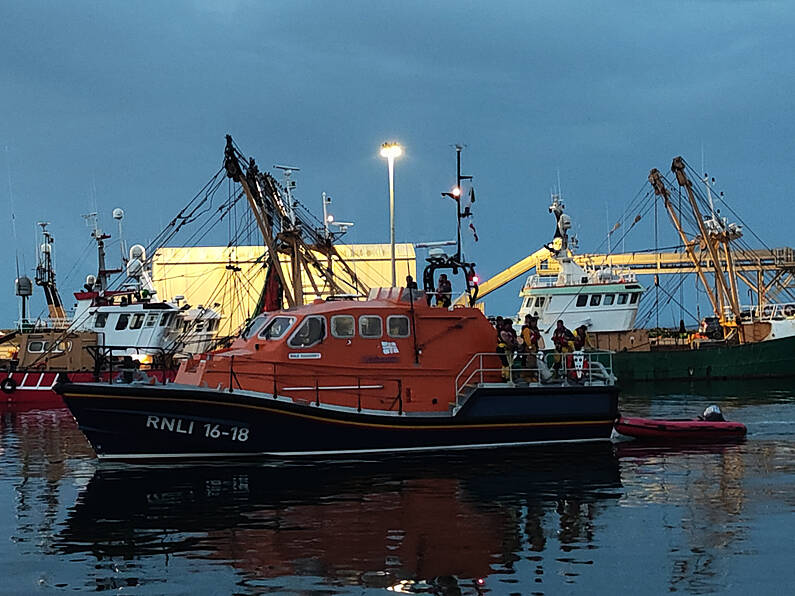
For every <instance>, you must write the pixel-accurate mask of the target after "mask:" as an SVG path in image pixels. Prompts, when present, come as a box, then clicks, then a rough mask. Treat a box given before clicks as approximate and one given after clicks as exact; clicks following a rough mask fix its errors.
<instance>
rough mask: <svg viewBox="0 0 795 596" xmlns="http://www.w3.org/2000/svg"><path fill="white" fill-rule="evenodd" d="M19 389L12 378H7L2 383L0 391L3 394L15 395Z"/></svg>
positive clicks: (0, 383)
mask: <svg viewBox="0 0 795 596" xmlns="http://www.w3.org/2000/svg"><path fill="white" fill-rule="evenodd" d="M16 389H17V382H16V381H15V380H14V379H12V378H11V377H6V378H5V379H3V380H2V381H1V382H0V390H2V391H3V393H14V391H16Z"/></svg>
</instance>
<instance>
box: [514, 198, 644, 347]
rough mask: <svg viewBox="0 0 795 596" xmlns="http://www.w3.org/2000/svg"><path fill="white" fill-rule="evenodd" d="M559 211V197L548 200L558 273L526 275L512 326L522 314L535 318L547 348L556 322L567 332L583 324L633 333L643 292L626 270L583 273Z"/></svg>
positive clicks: (567, 223)
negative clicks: (560, 321)
mask: <svg viewBox="0 0 795 596" xmlns="http://www.w3.org/2000/svg"><path fill="white" fill-rule="evenodd" d="M563 209H564V205H563V202H562V200H561V199H560V197H559V196H557V195H553V197H552V204H551V205H550V207H549V210H550V212H551V213H554V214H555V217H556V219H557V228H556V231H555V241H553V243H558V244H559V245H560V248H559V249H557V245H556V250H555V251H554V252H557V255H558V256H557V257H556V259H555V260H556V261H557V262H558V264H559V266H560V271H559V273H558V274H557V275H542V274H534V275H531V276H529V277H528V278H527V281H526V282H525V284H524V286H523V287H522V290H521V291H520V292H519V296H520V297H521V298H522V303H521V306H520V307H519V312H518V315H517V324H518V325H520V326H521V324H522V323H523V322H524V318H525V315H528V314H530V315H533V316H537V317H538V328H539V330H540V331H541V334H542V336H543V337H544V343H545V345H546V346H547V347H551V346H552V342H551V335H552V333H553V331H554V329H555V325H556V323H557V321H558V320H562V321H563V323H564V324H565V325H566V327H568V328H569V329H572V330H573V329H575V328H577V327H579V326H580V325H586V326H587V327H588V331H589V332H598V331H625V330H628V329H632V327H633V326H634V324H635V317H636V315H637V313H638V306H639V304H640V297H641V295H642V294H643V290H644V288H643V286H641V285H640V284H639V283H638V281H637V278H636V277H635V274H633V273H631V272H629V271H624V270H619V269H616V268H613V267H607V266H605V267H600V268H587V269H584V268H583V267H581V266H580V265H578V264H577V263H575V262H574V260H573V259H572V258H571V255H572V251H571V248H570V247H569V238H568V230H569V228H570V227H571V219H570V218H569V217H568V215H566V214H565V213H563ZM549 246H551V245H548V247H549Z"/></svg>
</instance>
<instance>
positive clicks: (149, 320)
mask: <svg viewBox="0 0 795 596" xmlns="http://www.w3.org/2000/svg"><path fill="white" fill-rule="evenodd" d="M155 323H157V315H146V323H145V324H144V327H154V326H155Z"/></svg>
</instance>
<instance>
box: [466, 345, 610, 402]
mask: <svg viewBox="0 0 795 596" xmlns="http://www.w3.org/2000/svg"><path fill="white" fill-rule="evenodd" d="M503 357H504V354H501V353H497V352H480V353H477V354H474V355H473V356H472V357H471V358H470V359H469V361H468V362H467V363H466V364H465V365H464V367H463V368H462V369H461V372H459V373H458V375H456V378H455V394H456V399H458V397H459V396H461V395H463V394H464V393H465V392H466V389H467V388H474V387H477V386H483V385H486V384H490V383H502V384H514V385H515V384H517V383H520V384H521V383H531V382H532V383H540V384H554V383H558V384H563V385H575V384H576V385H596V384H598V385H612V384H614V383H615V376H614V375H613V352H610V351H606V350H593V351H587V352H582V351H575V352H567V353H556V352H554V351H547V352H539V353H538V354H526V355H524V358H525V359H524V362H523V361H522V356H521V355H520V356H515V357H513V358H512V359H511V360H512V361H511V366H509V367H508V371H507V374H508V380H505V379H504V378H503V377H502V373H503V370H504V366H503V362H502V358H503Z"/></svg>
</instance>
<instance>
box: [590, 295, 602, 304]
mask: <svg viewBox="0 0 795 596" xmlns="http://www.w3.org/2000/svg"><path fill="white" fill-rule="evenodd" d="M601 301H602V295H601V294H594V295H593V296H591V306H599V303H600V302H601Z"/></svg>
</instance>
